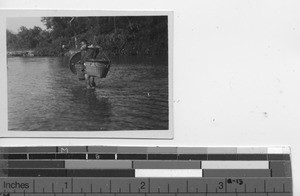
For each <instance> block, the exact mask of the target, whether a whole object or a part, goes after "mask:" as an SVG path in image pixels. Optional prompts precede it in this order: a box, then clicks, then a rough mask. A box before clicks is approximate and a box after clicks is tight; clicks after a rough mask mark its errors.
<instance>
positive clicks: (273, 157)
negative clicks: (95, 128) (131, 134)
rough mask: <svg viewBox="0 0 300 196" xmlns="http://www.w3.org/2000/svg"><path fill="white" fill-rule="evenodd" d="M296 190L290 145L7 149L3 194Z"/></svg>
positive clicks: (1, 163) (282, 195)
mask: <svg viewBox="0 0 300 196" xmlns="http://www.w3.org/2000/svg"><path fill="white" fill-rule="evenodd" d="M99 194H100V195H105V196H121V195H122V196H127V195H128V196H129V195H134V196H148V195H150V196H192V195H194V196H196V195H197V196H216V195H218V196H292V171H291V161H290V149H289V148H288V147H276V148H190V147H108V146H77V147H76V146H75V147H74V146H72V147H70V146H60V147H0V196H2V195H3V196H21V195H22V196H24V195H27V196H34V195H35V196H36V195H42V196H48V195H49V196H59V195H61V196H63V195H69V196H70V195H75V196H89V195H90V196H92V195H93V196H95V195H99Z"/></svg>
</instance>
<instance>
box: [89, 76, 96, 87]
mask: <svg viewBox="0 0 300 196" xmlns="http://www.w3.org/2000/svg"><path fill="white" fill-rule="evenodd" d="M90 83H91V86H92V87H95V86H96V83H95V77H93V76H91V77H90Z"/></svg>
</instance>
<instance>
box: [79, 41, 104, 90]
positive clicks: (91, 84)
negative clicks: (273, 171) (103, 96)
mask: <svg viewBox="0 0 300 196" xmlns="http://www.w3.org/2000/svg"><path fill="white" fill-rule="evenodd" d="M80 45H81V47H80V50H81V63H82V67H83V71H84V72H85V74H84V77H85V80H86V88H87V89H93V88H95V86H96V83H95V77H94V76H90V75H88V74H87V73H86V71H85V65H84V62H85V61H86V60H87V59H95V58H96V57H97V55H98V54H99V48H100V47H99V46H98V47H97V46H95V47H94V46H93V45H90V46H88V43H87V40H85V39H82V40H81V41H80Z"/></svg>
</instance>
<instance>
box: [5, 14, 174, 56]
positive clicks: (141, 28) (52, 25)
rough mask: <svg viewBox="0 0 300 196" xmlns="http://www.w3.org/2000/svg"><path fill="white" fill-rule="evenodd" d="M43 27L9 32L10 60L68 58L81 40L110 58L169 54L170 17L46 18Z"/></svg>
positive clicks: (8, 47)
mask: <svg viewBox="0 0 300 196" xmlns="http://www.w3.org/2000/svg"><path fill="white" fill-rule="evenodd" d="M41 21H42V22H43V23H44V24H45V26H46V28H47V29H45V30H42V29H41V28H40V27H36V26H35V27H33V28H31V29H27V28H26V27H21V28H20V29H19V32H18V33H17V34H15V33H13V32H11V31H9V30H7V31H6V35H7V51H9V52H7V56H29V57H31V56H65V55H67V56H69V55H70V54H72V53H73V51H78V48H79V42H80V40H81V39H86V40H88V42H89V43H90V44H94V45H99V46H101V47H102V49H103V51H104V52H105V53H106V54H107V55H110V56H120V55H124V56H132V55H166V54H168V18H167V16H129V17H123V16H120V17H44V18H41Z"/></svg>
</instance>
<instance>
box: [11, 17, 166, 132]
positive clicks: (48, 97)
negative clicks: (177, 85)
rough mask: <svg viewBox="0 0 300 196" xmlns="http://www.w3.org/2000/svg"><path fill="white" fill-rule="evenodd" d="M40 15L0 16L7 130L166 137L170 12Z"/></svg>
mask: <svg viewBox="0 0 300 196" xmlns="http://www.w3.org/2000/svg"><path fill="white" fill-rule="evenodd" d="M42 13H43V12H42V11H40V12H39V14H38V16H35V15H34V16H27V15H26V16H25V17H21V16H20V17H17V16H13V17H12V16H7V17H6V63H7V118H8V132H11V133H12V132H27V133H29V134H34V132H38V133H39V135H40V136H43V133H51V132H53V133H54V132H59V133H63V132H65V133H66V134H68V132H81V133H83V134H84V133H85V132H86V133H87V132H92V133H93V134H94V135H96V136H97V134H98V133H99V134H100V136H101V133H103V132H106V133H105V134H107V133H109V132H115V134H116V136H120V137H123V136H122V135H124V134H122V132H124V131H125V132H130V133H131V134H133V136H134V135H135V134H136V133H138V132H146V133H147V132H148V133H149V132H155V133H157V134H159V132H160V131H161V132H166V131H172V130H171V129H172V125H171V123H172V119H171V117H172V110H171V101H170V100H171V99H170V98H171V94H172V93H170V92H171V86H172V84H171V82H172V81H171V70H172V69H171V66H172V65H171V64H170V63H171V62H170V55H171V54H170V51H171V48H170V44H169V43H170V41H172V40H170V29H169V28H170V20H171V19H170V13H168V12H167V13H157V14H156V13H155V12H152V13H151V14H150V15H149V14H147V13H146V14H143V12H139V13H134V14H132V13H131V12H128V13H126V12H122V13H109V14H107V13H106V14H102V15H101V12H98V13H100V14H96V13H97V12H95V13H94V14H92V15H84V14H82V13H80V11H77V12H76V13H77V15H76V13H74V15H72V14H69V13H68V14H65V15H64V16H57V13H56V15H53V16H51V15H49V13H47V14H45V15H44V16H43V15H41V14H42ZM78 13H80V14H78ZM118 133H120V134H119V135H118ZM138 134H140V133H138ZM150 134H151V133H150ZM69 135H70V134H69ZM98 136H99V135H98ZM108 136H109V135H108ZM124 137H131V136H130V134H129V135H125V136H124ZM139 137H140V136H139ZM141 137H143V136H141Z"/></svg>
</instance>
